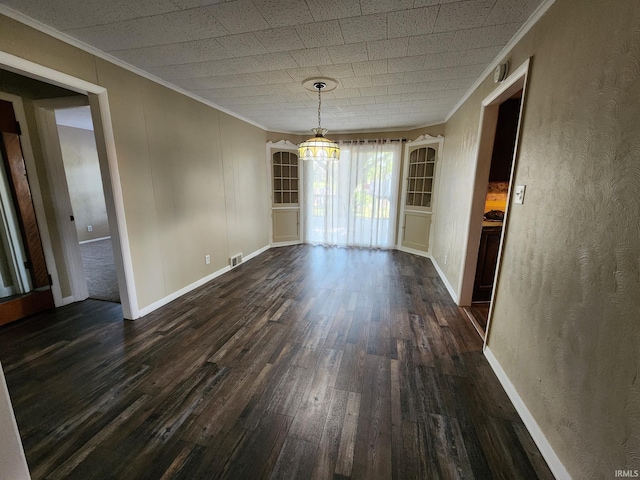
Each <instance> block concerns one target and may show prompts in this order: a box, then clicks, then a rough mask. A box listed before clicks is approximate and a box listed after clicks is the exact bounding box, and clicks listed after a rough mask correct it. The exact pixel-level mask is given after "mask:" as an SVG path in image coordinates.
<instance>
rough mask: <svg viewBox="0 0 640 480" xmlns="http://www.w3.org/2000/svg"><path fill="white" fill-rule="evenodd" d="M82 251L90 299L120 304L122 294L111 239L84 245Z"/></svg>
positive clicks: (81, 245) (81, 246)
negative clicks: (119, 291) (119, 290)
mask: <svg viewBox="0 0 640 480" xmlns="http://www.w3.org/2000/svg"><path fill="white" fill-rule="evenodd" d="M80 251H81V252H82V265H83V267H84V273H85V275H86V276H87V287H88V289H89V297H90V298H95V299H96V300H106V301H108V302H118V303H119V302H120V294H119V293H118V278H117V277H116V267H115V264H114V261H113V249H112V247H111V239H110V238H108V239H106V240H98V241H97V242H89V243H82V244H80Z"/></svg>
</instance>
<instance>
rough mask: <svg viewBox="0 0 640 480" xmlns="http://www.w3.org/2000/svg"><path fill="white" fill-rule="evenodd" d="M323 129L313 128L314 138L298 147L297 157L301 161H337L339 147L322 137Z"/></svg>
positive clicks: (324, 130) (324, 131)
mask: <svg viewBox="0 0 640 480" xmlns="http://www.w3.org/2000/svg"><path fill="white" fill-rule="evenodd" d="M326 131H327V130H326V129H324V128H314V129H313V132H314V133H315V134H316V136H315V137H311V138H310V139H309V140H307V141H305V142H302V143H301V144H300V145H298V157H299V158H300V159H301V160H338V159H339V158H340V147H339V146H338V144H337V143H336V142H334V141H332V140H329V139H328V138H325V137H324V134H325V133H326Z"/></svg>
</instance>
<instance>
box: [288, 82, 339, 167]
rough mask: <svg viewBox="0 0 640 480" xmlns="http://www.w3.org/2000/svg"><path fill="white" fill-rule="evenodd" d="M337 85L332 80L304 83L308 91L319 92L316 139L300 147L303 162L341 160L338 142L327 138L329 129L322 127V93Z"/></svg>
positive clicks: (312, 138)
mask: <svg viewBox="0 0 640 480" xmlns="http://www.w3.org/2000/svg"><path fill="white" fill-rule="evenodd" d="M337 84H338V82H336V81H335V80H332V79H330V78H309V79H307V80H305V81H304V82H302V85H303V86H304V87H305V88H306V89H307V90H317V91H318V128H312V129H311V131H312V132H313V133H314V135H315V136H314V137H311V138H310V139H309V140H306V141H304V142H302V143H301V144H300V145H298V157H299V158H301V159H302V160H338V159H339V158H340V147H339V146H338V144H337V143H336V142H334V141H332V140H329V139H328V138H326V137H325V135H326V133H327V129H326V128H322V126H321V125H320V109H321V107H322V91H323V90H324V91H325V92H328V91H331V90H333V89H334V88H336V86H337Z"/></svg>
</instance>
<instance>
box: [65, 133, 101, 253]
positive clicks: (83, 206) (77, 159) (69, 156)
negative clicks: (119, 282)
mask: <svg viewBox="0 0 640 480" xmlns="http://www.w3.org/2000/svg"><path fill="white" fill-rule="evenodd" d="M58 136H59V138H60V148H61V150H62V159H63V162H64V172H65V176H66V179H67V186H68V187H69V197H70V199H71V207H72V208H73V216H74V218H75V221H74V223H75V225H76V232H77V234H78V240H79V241H81V242H82V241H85V240H91V239H94V238H102V237H108V236H109V235H110V234H109V219H108V218H107V206H106V205H105V202H104V192H103V191H102V177H101V176H100V165H99V164H98V151H97V150H96V140H95V137H94V135H93V131H91V130H83V129H81V128H73V127H67V126H63V125H58ZM88 225H91V227H92V229H93V230H92V231H91V232H89V231H87V226H88Z"/></svg>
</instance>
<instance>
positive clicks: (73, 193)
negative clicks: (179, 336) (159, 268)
mask: <svg viewBox="0 0 640 480" xmlns="http://www.w3.org/2000/svg"><path fill="white" fill-rule="evenodd" d="M54 114H55V121H56V127H57V134H58V135H57V137H58V143H59V147H60V152H61V160H62V167H63V170H64V178H61V179H60V180H63V181H65V184H66V192H64V193H65V194H68V196H69V201H70V204H71V211H72V215H71V218H73V220H72V223H73V225H74V227H75V233H76V238H75V243H77V245H78V248H79V250H80V258H81V263H82V271H79V272H78V275H79V276H82V274H84V280H85V282H84V283H85V284H86V294H87V295H88V298H93V299H96V300H104V301H109V302H118V303H119V302H120V295H119V293H118V279H117V276H116V269H115V261H114V257H113V248H112V245H111V231H110V229H109V218H108V215H107V206H106V202H105V198H104V190H103V188H102V177H101V174H100V165H99V160H98V151H97V148H96V142H95V137H94V128H93V121H92V119H91V110H90V107H89V106H88V105H86V106H80V107H70V108H60V109H55V110H54ZM65 184H60V185H57V188H56V190H60V189H65ZM70 233H71V235H70V236H71V237H72V236H73V232H70ZM70 240H71V241H73V238H71V239H70ZM75 267H76V268H78V267H77V266H75ZM83 289H84V287H83ZM83 293H84V290H83Z"/></svg>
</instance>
